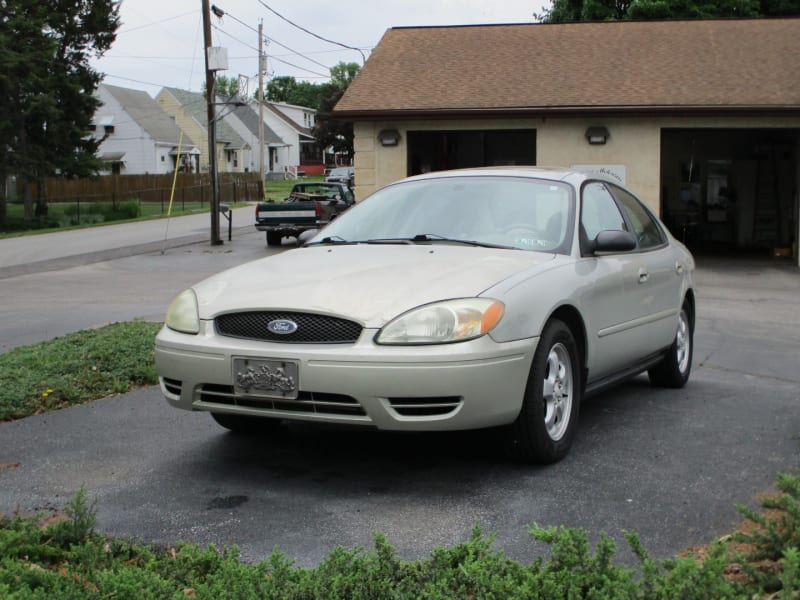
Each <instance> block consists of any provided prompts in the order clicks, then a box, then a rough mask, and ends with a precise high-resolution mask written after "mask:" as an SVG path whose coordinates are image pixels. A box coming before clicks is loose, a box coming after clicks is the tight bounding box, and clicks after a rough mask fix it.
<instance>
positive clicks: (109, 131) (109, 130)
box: [103, 125, 114, 135]
mask: <svg viewBox="0 0 800 600" xmlns="http://www.w3.org/2000/svg"><path fill="white" fill-rule="evenodd" d="M103 131H104V132H105V133H106V135H111V134H112V133H114V126H113V125H103Z"/></svg>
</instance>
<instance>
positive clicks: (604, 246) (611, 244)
mask: <svg viewBox="0 0 800 600" xmlns="http://www.w3.org/2000/svg"><path fill="white" fill-rule="evenodd" d="M590 245H591V252H592V253H593V254H597V253H598V252H628V251H629V250H633V249H635V248H636V238H635V237H634V236H633V234H632V233H630V232H629V231H622V230H618V229H606V230H604V231H601V232H600V233H598V234H597V237H596V238H594V241H593V242H591V243H590Z"/></svg>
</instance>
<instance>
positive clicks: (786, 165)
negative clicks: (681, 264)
mask: <svg viewBox="0 0 800 600" xmlns="http://www.w3.org/2000/svg"><path fill="white" fill-rule="evenodd" d="M799 187H800V130H797V129H664V130H662V132H661V215H662V218H663V220H664V222H665V223H666V224H667V226H668V227H669V229H670V231H671V232H672V234H673V235H675V236H676V237H677V238H678V239H680V240H682V241H684V242H685V243H686V244H687V245H688V246H689V247H690V249H692V250H693V251H695V252H711V253H731V254H746V253H751V254H752V253H754V254H770V255H773V256H793V255H794V256H795V257H796V252H797V232H798V188H799Z"/></svg>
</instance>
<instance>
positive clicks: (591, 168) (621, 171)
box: [572, 165, 625, 185]
mask: <svg viewBox="0 0 800 600" xmlns="http://www.w3.org/2000/svg"><path fill="white" fill-rule="evenodd" d="M572 168H573V169H575V170H576V171H583V172H585V173H597V174H598V175H603V176H604V177H608V178H609V179H611V180H613V181H618V182H619V183H621V184H623V185H624V184H625V165H572Z"/></svg>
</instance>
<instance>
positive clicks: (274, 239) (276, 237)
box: [267, 231, 283, 246]
mask: <svg viewBox="0 0 800 600" xmlns="http://www.w3.org/2000/svg"><path fill="white" fill-rule="evenodd" d="M282 241H283V235H282V234H281V232H280V231H268V232H267V246H280V245H281V242H282Z"/></svg>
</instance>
